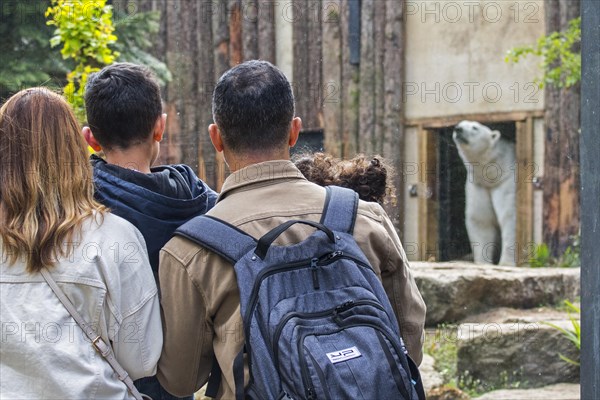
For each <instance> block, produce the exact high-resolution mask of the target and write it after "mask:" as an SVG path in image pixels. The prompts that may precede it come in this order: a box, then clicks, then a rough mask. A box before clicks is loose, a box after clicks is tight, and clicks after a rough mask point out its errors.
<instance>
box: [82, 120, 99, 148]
mask: <svg viewBox="0 0 600 400" xmlns="http://www.w3.org/2000/svg"><path fill="white" fill-rule="evenodd" d="M81 134H82V135H83V137H84V138H85V141H86V142H87V144H89V145H90V147H91V148H92V149H94V151H100V150H102V146H100V143H98V141H97V140H96V138H95V137H94V134H93V133H92V130H91V129H90V127H89V126H84V127H83V129H82V130H81Z"/></svg>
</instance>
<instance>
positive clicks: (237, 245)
mask: <svg viewBox="0 0 600 400" xmlns="http://www.w3.org/2000/svg"><path fill="white" fill-rule="evenodd" d="M175 235H179V236H183V237H185V238H187V239H190V240H192V241H194V242H196V243H198V244H199V245H201V246H202V247H205V248H206V249H208V250H211V251H212V252H214V253H216V254H218V255H220V256H221V257H224V258H225V259H227V260H228V261H230V262H231V263H232V264H235V263H237V262H238V260H239V259H240V258H242V257H243V256H244V254H246V253H248V252H249V251H250V250H251V249H252V248H254V247H256V239H254V238H253V237H252V236H250V235H248V234H247V233H246V232H244V231H242V230H241V229H239V228H238V227H236V226H233V225H231V224H229V223H227V222H225V221H223V220H220V219H218V218H215V217H211V216H209V215H199V216H197V217H194V218H192V219H191V220H189V221H188V222H186V223H185V224H183V225H181V226H180V227H179V228H177V230H176V231H175Z"/></svg>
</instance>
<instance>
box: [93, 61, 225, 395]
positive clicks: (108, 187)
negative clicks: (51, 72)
mask: <svg viewBox="0 0 600 400" xmlns="http://www.w3.org/2000/svg"><path fill="white" fill-rule="evenodd" d="M85 105H86V112H87V118H88V126H86V127H84V128H83V135H84V136H85V138H86V140H87V142H88V144H89V145H90V146H92V148H93V149H94V150H96V151H99V150H103V152H104V154H105V156H106V159H102V158H100V157H98V156H96V155H92V158H91V159H92V164H93V166H94V183H95V185H96V198H97V200H98V201H100V202H101V203H103V204H104V205H106V206H108V207H109V208H110V209H111V211H112V212H113V213H114V214H117V215H119V216H120V217H123V218H125V219H126V220H128V221H129V222H131V223H132V224H133V225H135V226H136V227H137V228H138V229H139V230H140V232H141V233H142V235H143V236H144V240H145V241H146V247H147V249H148V255H149V258H150V264H151V266H152V270H153V272H154V276H155V278H156V279H157V284H158V269H159V268H158V253H159V251H160V249H161V247H162V246H163V245H164V244H165V243H166V242H167V241H168V240H169V239H170V238H171V236H172V235H173V232H174V231H175V229H177V228H178V227H179V226H180V225H182V224H183V223H185V222H187V221H188V220H189V219H191V218H193V217H195V216H197V215H200V214H204V213H205V212H206V211H208V210H209V209H210V208H211V207H212V206H213V205H214V204H215V201H216V197H217V195H216V193H215V192H214V191H213V190H211V189H210V188H209V187H208V186H207V185H206V184H205V183H204V182H202V181H201V180H200V179H199V178H198V177H197V176H196V174H194V172H193V171H192V169H191V168H190V167H188V166H186V165H163V166H158V167H152V165H153V164H154V162H155V161H156V159H157V158H158V154H159V150H160V141H161V139H162V136H163V133H164V130H165V123H166V117H167V116H166V114H163V113H162V100H161V96H160V87H159V85H158V83H157V81H156V79H155V77H154V75H153V74H152V72H151V71H150V70H149V69H148V68H146V67H143V66H140V65H135V64H129V63H117V64H113V65H110V66H107V67H105V68H104V69H102V70H101V71H100V72H98V73H96V74H92V75H90V77H89V78H88V82H87V85H86V88H85ZM125 248H126V249H127V247H125ZM129 250H130V253H129V255H128V256H130V257H135V253H136V252H137V251H138V250H139V249H134V248H131V249H129ZM136 386H137V387H138V389H139V390H140V391H141V392H142V393H145V394H148V395H150V396H151V397H152V398H153V399H154V400H160V399H173V398H174V397H173V396H172V395H170V394H169V393H167V392H166V391H165V390H164V389H163V388H162V387H160V384H159V382H158V380H157V379H156V377H148V378H143V379H140V380H138V381H136Z"/></svg>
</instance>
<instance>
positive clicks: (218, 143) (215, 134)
mask: <svg viewBox="0 0 600 400" xmlns="http://www.w3.org/2000/svg"><path fill="white" fill-rule="evenodd" d="M208 134H209V135H210V141H211V142H212V144H213V146H214V148H215V150H216V151H217V153H221V152H222V151H223V138H221V132H219V127H218V126H217V125H216V124H210V125H209V126H208Z"/></svg>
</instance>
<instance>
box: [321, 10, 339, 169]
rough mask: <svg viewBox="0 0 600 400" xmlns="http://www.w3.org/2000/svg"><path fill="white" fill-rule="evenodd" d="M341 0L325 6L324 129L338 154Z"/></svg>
mask: <svg viewBox="0 0 600 400" xmlns="http://www.w3.org/2000/svg"><path fill="white" fill-rule="evenodd" d="M340 7H341V4H340V0H335V1H330V2H329V3H328V4H327V7H326V8H325V9H324V10H323V12H324V15H323V19H322V21H323V23H322V28H321V29H322V32H323V42H322V46H321V54H322V57H323V69H322V72H323V87H322V89H321V92H322V96H323V129H324V132H325V143H324V146H325V151H327V152H328V153H331V154H332V155H334V156H335V157H341V155H342V137H341V131H342V101H341V87H342V40H341V27H340V23H341V15H340V11H341V10H340Z"/></svg>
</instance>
